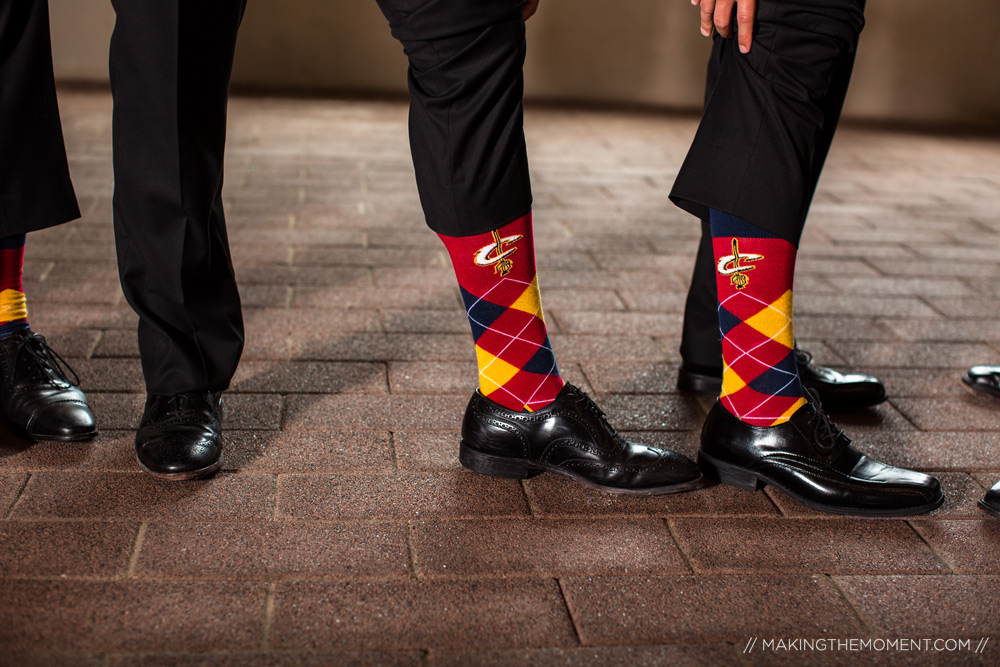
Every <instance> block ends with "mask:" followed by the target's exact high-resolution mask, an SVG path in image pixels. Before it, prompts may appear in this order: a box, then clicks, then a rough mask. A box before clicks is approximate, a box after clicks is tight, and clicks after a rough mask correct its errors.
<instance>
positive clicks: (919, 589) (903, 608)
mask: <svg viewBox="0 0 1000 667" xmlns="http://www.w3.org/2000/svg"><path fill="white" fill-rule="evenodd" d="M835 578H836V580H837V582H838V583H839V584H840V586H841V587H842V588H843V589H844V591H845V592H846V593H847V595H848V596H849V597H850V599H851V603H852V605H854V607H856V608H857V609H858V612H859V613H860V614H861V615H862V617H863V618H864V619H865V620H866V622H867V623H868V624H869V625H870V626H871V627H872V629H873V630H874V631H875V633H876V634H881V635H882V636H886V637H953V638H961V637H971V638H974V639H977V640H978V639H980V638H982V637H992V638H994V639H992V640H991V646H990V648H989V649H988V650H989V651H990V652H991V653H992V655H993V656H994V660H995V656H996V655H998V650H1000V649H998V647H997V646H996V644H995V642H996V639H995V638H996V637H997V635H1000V616H998V615H997V613H996V592H997V590H1000V577H997V576H971V575H964V574H950V575H935V576H908V575H898V576H870V575H861V576H837V577H835ZM994 664H996V663H995V662H994Z"/></svg>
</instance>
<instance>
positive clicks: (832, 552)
mask: <svg viewBox="0 0 1000 667" xmlns="http://www.w3.org/2000/svg"><path fill="white" fill-rule="evenodd" d="M670 523H671V526H672V527H673V529H674V534H675V535H676V536H677V540H678V542H679V544H680V546H681V549H682V550H683V551H684V553H685V554H686V555H687V557H688V559H689V560H690V561H691V564H692V565H693V566H694V568H695V571H697V572H711V573H720V574H722V573H732V572H747V573H754V572H761V573H764V572H767V573H779V572H798V573H803V574H808V573H824V574H830V573H844V574H860V573H872V574H883V573H890V572H891V573H926V574H935V573H941V572H947V571H948V568H947V567H946V566H945V565H944V564H943V563H942V562H941V561H940V560H939V559H938V558H937V557H936V556H935V555H934V552H933V551H931V550H930V549H929V548H928V547H927V545H926V544H925V543H924V541H923V540H921V539H920V536H919V535H917V534H916V533H915V532H914V531H913V530H912V529H911V528H910V526H908V525H907V524H906V523H905V522H902V521H886V520H881V521H864V520H857V519H843V518H841V519H833V520H822V519H784V518H782V519H753V518H741V519H709V518H698V519H671V520H670Z"/></svg>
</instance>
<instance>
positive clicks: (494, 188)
mask: <svg viewBox="0 0 1000 667" xmlns="http://www.w3.org/2000/svg"><path fill="white" fill-rule="evenodd" d="M378 4H379V7H380V8H381V9H382V13H383V14H385V16H386V18H387V19H389V26H390V29H391V31H392V35H393V37H395V38H396V39H398V40H399V41H400V42H401V43H402V45H403V50H404V52H405V53H406V56H407V58H408V59H409V73H408V82H409V89H410V152H411V154H412V157H413V166H414V171H415V173H416V179H417V189H418V191H419V193H420V203H421V206H422V207H423V210H424V216H425V218H426V221H427V225H428V226H429V227H430V228H431V229H433V230H434V231H435V232H438V233H439V234H445V235H447V236H472V235H475V234H481V233H483V232H487V231H490V230H492V229H496V228H497V227H501V226H503V225H505V224H507V223H508V222H510V221H512V220H515V219H517V218H519V217H521V216H522V215H524V214H526V213H527V212H528V211H529V210H531V182H530V179H529V177H528V157H527V151H526V149H525V145H524V131H523V120H524V114H523V107H522V97H523V93H524V79H523V75H522V71H521V68H522V66H523V64H524V54H525V36H524V20H523V18H522V14H521V12H522V6H523V4H524V0H476V1H470V0H378Z"/></svg>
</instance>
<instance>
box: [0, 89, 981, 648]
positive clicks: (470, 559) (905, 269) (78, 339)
mask: <svg viewBox="0 0 1000 667" xmlns="http://www.w3.org/2000/svg"><path fill="white" fill-rule="evenodd" d="M61 101H62V110H63V118H64V123H65V127H66V139H67V144H68V148H69V151H70V155H71V159H72V166H73V176H74V180H75V182H76V186H77V190H78V193H79V196H80V202H81V206H82V209H83V211H84V214H83V219H82V220H80V221H77V222H74V223H72V224H68V225H65V226H63V227H59V228H57V229H53V230H49V231H45V232H40V233H37V234H32V235H31V236H30V238H29V243H28V252H27V254H28V260H27V263H26V281H25V282H26V287H27V292H28V295H29V303H30V308H31V321H32V323H33V324H34V326H35V328H36V329H37V330H39V331H41V332H43V333H45V334H46V335H47V336H48V337H49V338H50V339H51V340H52V341H53V342H54V345H55V347H56V348H57V349H58V350H60V351H61V352H62V353H63V355H64V356H66V358H67V359H68V360H69V361H70V363H71V364H72V365H73V367H74V368H75V369H76V370H77V371H78V373H79V375H80V377H81V378H82V379H83V387H84V388H85V389H86V390H87V391H88V393H89V395H90V397H91V400H92V403H93V406H94V408H95V410H96V412H97V415H98V419H99V422H100V426H101V428H102V435H101V436H100V437H99V438H98V439H97V440H96V441H94V442H92V443H86V444H73V445H60V444H32V445H29V444H28V443H25V442H23V441H20V440H18V439H16V438H14V436H12V435H10V434H9V433H7V432H6V431H0V440H2V445H0V573H2V580H0V662H2V663H3V664H5V665H35V664H38V665H49V664H79V665H107V666H116V667H117V666H125V665H129V666H132V665H193V664H199V665H200V664H219V665H328V664H347V665H353V664H358V665H361V664H376V663H377V664H384V665H470V664H496V665H529V664H530V665H606V664H608V665H643V664H646V665H659V664H720V663H727V662H734V661H743V662H745V663H747V664H772V663H775V664H797V663H799V664H801V663H802V662H803V661H808V662H810V663H814V662H819V663H829V664H838V665H839V664H861V663H866V662H869V661H871V660H873V659H876V658H877V659H880V660H882V661H889V660H890V659H892V660H894V661H899V662H902V663H903V664H921V663H924V662H937V663H939V662H941V661H942V660H943V661H950V662H954V663H975V662H980V661H981V662H982V663H983V664H996V663H997V661H998V660H1000V614H998V613H997V608H996V600H997V597H998V596H997V593H998V592H1000V565H998V563H1000V561H998V559H997V549H998V543H1000V521H997V520H996V519H991V518H987V517H986V515H984V514H983V513H981V512H980V511H979V510H978V509H977V508H976V506H975V503H976V501H977V499H978V498H980V497H981V496H982V494H983V492H984V489H985V488H986V487H988V486H989V485H991V484H992V483H993V482H994V481H996V480H997V479H1000V402H997V403H992V404H991V403H989V402H984V401H982V400H978V399H975V398H974V397H972V396H970V395H968V394H967V393H965V392H964V391H963V389H962V386H961V384H960V383H959V380H958V378H959V374H960V372H961V371H962V370H963V369H965V368H966V367H967V366H969V365H972V364H976V363H986V362H989V363H1000V327H997V325H996V312H997V305H998V304H1000V142H998V141H996V140H984V139H960V138H947V137H937V136H926V135H923V136H918V135H908V134H894V133H885V132H877V131H871V130H859V129H850V128H848V129H845V130H844V131H843V132H842V134H841V136H840V138H839V139H838V143H837V144H836V146H835V149H834V151H833V154H832V155H831V158H830V162H829V165H828V168H827V171H826V175H825V178H824V180H823V182H822V185H821V188H820V191H819V194H818V196H817V199H816V203H815V205H814V207H813V211H812V219H811V222H810V224H809V226H808V227H807V231H806V234H805V238H804V241H803V244H802V252H801V253H800V255H799V271H798V281H797V285H796V308H797V314H798V319H797V325H798V326H797V329H796V331H797V333H798V335H799V339H800V342H801V343H802V345H803V346H804V347H805V348H807V349H809V350H812V351H813V352H814V353H815V355H816V357H817V358H818V359H819V360H820V361H822V362H826V363H829V364H831V365H834V366H836V367H841V368H861V369H864V370H866V371H870V372H874V373H877V374H878V375H879V376H880V377H882V378H883V379H884V380H885V381H886V382H887V384H888V387H889V390H890V394H891V397H892V398H891V400H890V401H889V402H888V403H887V404H884V405H882V406H879V407H878V408H876V409H873V410H869V411H866V412H864V413H862V414H857V415H839V416H838V421H839V422H840V423H841V425H842V426H844V427H845V428H846V429H847V430H848V432H849V433H850V434H852V435H854V436H856V440H857V441H858V442H859V446H860V447H861V448H862V449H864V450H866V451H869V452H871V453H873V454H875V455H877V456H878V457H880V458H882V459H884V460H886V461H888V462H891V463H895V464H899V465H904V466H909V467H915V468H919V469H921V470H927V471H932V472H935V473H941V478H942V480H943V482H944V484H945V486H946V487H947V490H948V493H949V501H948V503H947V504H946V505H945V507H944V508H942V509H941V510H938V511H937V512H935V513H934V514H932V515H930V516H928V517H922V518H919V519H913V520H903V519H900V520H857V519H845V518H834V517H831V516H828V515H821V514H818V513H816V512H811V511H808V510H805V509H803V508H802V507H800V506H798V505H795V504H793V503H791V502H790V501H789V500H788V499H787V498H786V497H784V496H783V495H782V494H781V493H780V492H777V491H774V490H771V489H767V490H766V491H764V492H747V491H740V490H734V489H731V488H727V487H714V488H706V489H704V490H700V491H697V492H694V493H688V494H682V495H677V496H668V497H662V498H651V499H640V498H620V497H614V496H608V495H601V494H599V493H596V492H593V491H590V490H587V489H584V488H582V487H579V486H576V485H574V484H573V483H571V482H568V481H565V480H563V479H560V478H557V477H554V476H552V475H543V476H540V477H538V478H536V479H532V480H530V481H527V482H518V481H511V480H499V479H490V478H486V477H481V476H477V475H474V474H471V473H468V472H465V471H463V470H462V469H461V468H460V467H459V465H458V461H457V456H456V454H457V444H458V441H457V433H458V428H459V424H460V418H461V415H462V410H463V409H464V405H465V401H466V400H467V399H468V396H469V394H470V392H471V391H472V389H473V388H474V384H475V372H474V369H475V362H474V356H473V349H472V344H471V339H470V335H469V331H468V325H467V322H466V320H465V317H464V314H463V311H462V308H461V306H460V303H461V301H460V298H459V294H458V291H457V289H456V286H455V284H454V282H453V277H452V272H451V268H450V266H449V265H448V262H447V259H446V254H445V252H444V250H443V248H442V247H441V245H440V243H439V241H438V240H437V238H435V236H434V235H433V234H432V233H431V232H429V231H428V230H427V229H426V228H425V227H424V225H423V222H422V216H421V213H420V210H419V205H418V201H417V194H416V190H415V187H414V183H413V176H412V168H411V165H410V160H409V155H408V152H407V140H406V108H405V105H403V104H400V103H379V102H349V101H347V102H345V101H315V100H313V101H296V100H281V101H268V100H257V99H235V100H234V101H233V103H232V115H231V131H230V140H229V155H228V165H227V169H228V172H227V186H226V190H225V196H226V200H227V204H228V213H229V220H230V230H231V240H232V245H233V254H234V256H235V261H236V265H237V271H238V276H239V279H240V281H241V285H242V293H243V297H244V300H245V304H246V320H247V333H248V339H247V349H246V354H245V357H244V362H243V365H242V366H241V368H240V371H239V373H238V375H237V377H236V380H235V383H234V389H233V391H232V392H231V393H230V394H228V395H227V399H226V407H227V410H228V415H227V426H228V430H227V436H226V437H227V442H226V461H227V464H226V466H225V469H224V471H223V472H221V473H220V474H218V475H217V476H216V477H214V478H213V479H210V480H206V481H199V482H193V483H162V482H157V481H154V480H152V479H151V478H149V477H146V476H144V475H142V474H140V473H139V472H138V470H137V466H136V464H135V460H134V454H133V449H132V443H131V439H132V433H131V431H130V430H129V429H130V428H132V427H133V426H134V424H135V423H136V421H137V419H138V416H139V408H140V406H141V402H142V393H141V392H142V378H141V374H140V371H139V364H138V359H137V353H136V345H135V334H134V325H135V318H134V316H133V315H132V313H131V311H130V310H129V308H128V306H127V305H126V304H125V303H124V301H123V299H122V296H121V293H120V290H119V287H118V279H117V274H116V269H115V262H114V248H113V233H112V228H111V223H110V220H111V193H112V178H111V163H110V158H111V153H110V122H111V116H110V99H109V96H108V95H106V94H103V93H93V92H90V93H87V92H79V91H76V92H74V91H67V92H65V93H64V94H63V96H62V100H61ZM694 127H695V120H694V119H691V118H675V117H670V116H665V115H657V114H641V115H635V114H627V113H611V112H575V111H565V110H562V111H556V110H546V109H530V110H529V112H528V114H527V132H528V143H529V147H530V151H531V159H532V168H533V172H534V174H533V175H534V186H535V195H536V205H535V215H536V221H537V234H538V264H539V268H540V272H541V273H540V275H541V282H542V286H543V294H544V301H545V306H546V313H547V318H548V322H549V327H550V332H551V334H552V336H551V338H552V342H553V344H554V345H555V349H556V352H557V355H558V358H559V360H560V365H561V368H562V370H563V371H564V375H565V376H566V377H568V378H569V379H571V380H572V381H573V382H576V383H578V384H580V385H581V386H583V387H584V388H586V389H587V390H588V391H591V392H592V393H593V394H595V395H596V396H597V397H598V399H599V401H600V403H601V404H602V405H603V406H604V407H606V409H607V410H608V412H609V413H610V415H611V418H612V420H613V422H614V423H616V424H618V425H619V426H620V428H621V429H622V430H624V431H626V432H627V433H628V434H629V435H632V436H634V437H636V438H639V439H642V440H645V441H648V442H651V443H657V444H662V445H666V446H669V447H673V448H676V449H678V450H680V451H683V452H685V453H687V454H693V453H694V452H695V449H696V443H697V432H698V429H699V427H700V424H701V421H702V419H703V417H704V415H705V413H706V409H707V407H708V405H709V402H708V401H696V400H692V399H691V398H689V397H686V396H683V395H680V394H679V393H678V392H677V391H676V390H675V388H674V380H675V373H676V366H677V363H678V359H679V358H678V352H677V347H678V342H679V334H680V324H681V313H682V307H683V302H684V295H685V291H686V286H687V283H688V278H689V274H690V270H691V266H692V253H693V250H694V248H695V245H696V241H697V233H698V229H697V225H696V223H695V221H694V220H693V219H691V218H689V217H688V216H687V215H686V214H683V213H682V212H680V211H679V210H677V209H675V208H674V207H673V206H671V205H670V204H669V202H668V200H667V192H668V189H669V187H670V184H671V182H672V180H673V178H674V175H675V172H676V169H677V167H678V165H679V163H680V161H681V158H682V156H683V154H684V151H685V148H686V146H687V143H688V141H689V140H690V137H691V136H692V133H693V131H694ZM206 289H210V286H206ZM944 637H951V638H960V639H973V640H974V643H973V645H974V646H975V645H978V643H979V642H980V640H981V639H982V638H984V637H992V639H991V640H990V642H989V643H988V644H987V645H986V648H985V653H984V655H982V656H977V655H975V654H974V653H971V652H969V651H966V652H964V653H951V654H931V653H928V652H914V651H896V652H895V653H893V654H891V655H890V654H885V653H883V654H875V653H874V652H872V651H868V652H855V653H851V652H849V651H832V652H831V651H827V652H822V653H820V652H813V653H808V652H804V653H794V652H793V653H775V652H767V653H762V652H761V650H760V647H761V645H762V641H763V640H765V639H774V640H777V639H782V638H784V639H802V638H809V639H816V638H826V639H831V638H834V639H841V638H843V639H846V638H868V639H873V638H876V639H877V638H888V639H895V638H907V639H921V638H944ZM753 638H757V643H756V644H755V645H754V646H755V649H754V650H753V651H751V652H749V653H744V651H745V648H746V646H747V644H748V642H751V641H753Z"/></svg>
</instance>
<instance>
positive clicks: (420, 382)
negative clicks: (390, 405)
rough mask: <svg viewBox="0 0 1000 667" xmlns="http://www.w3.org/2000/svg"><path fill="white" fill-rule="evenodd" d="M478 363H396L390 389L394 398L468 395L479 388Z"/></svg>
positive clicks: (390, 379)
mask: <svg viewBox="0 0 1000 667" xmlns="http://www.w3.org/2000/svg"><path fill="white" fill-rule="evenodd" d="M478 378H479V371H478V369H477V367H476V364H475V362H444V361H431V362H421V361H394V362H392V363H390V364H389V387H390V391H392V393H394V394H441V393H452V394H466V395H471V394H472V392H473V391H475V389H476V387H477V382H478Z"/></svg>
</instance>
